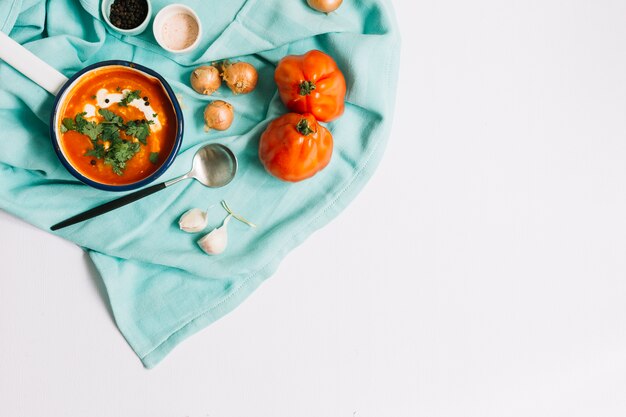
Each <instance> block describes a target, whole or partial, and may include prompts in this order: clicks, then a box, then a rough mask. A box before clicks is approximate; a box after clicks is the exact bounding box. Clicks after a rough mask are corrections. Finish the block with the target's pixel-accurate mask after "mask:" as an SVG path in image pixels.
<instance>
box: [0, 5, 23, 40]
mask: <svg viewBox="0 0 626 417" xmlns="http://www.w3.org/2000/svg"><path fill="white" fill-rule="evenodd" d="M4 7H7V9H8V12H7V14H6V15H5V17H4V19H3V20H0V31H2V32H4V33H6V34H7V35H8V34H9V32H11V30H12V29H13V26H14V25H15V21H16V20H17V15H18V14H19V13H20V9H21V8H22V0H13V1H11V2H9V3H6V4H5V5H4ZM4 7H2V9H4ZM2 12H3V10H0V13H2ZM0 17H1V15H0Z"/></svg>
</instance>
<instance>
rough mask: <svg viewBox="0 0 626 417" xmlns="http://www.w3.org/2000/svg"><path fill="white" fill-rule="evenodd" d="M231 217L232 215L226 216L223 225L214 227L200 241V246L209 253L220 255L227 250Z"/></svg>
mask: <svg viewBox="0 0 626 417" xmlns="http://www.w3.org/2000/svg"><path fill="white" fill-rule="evenodd" d="M231 218H232V216H230V215H229V216H228V217H226V220H224V224H222V226H221V227H219V228H217V229H213V231H212V232H211V233H209V234H208V235H206V236H205V237H203V238H202V239H200V240H199V241H198V246H200V248H202V250H203V251H205V252H206V254H207V255H219V254H220V253H223V252H224V251H225V250H226V246H228V222H229V221H230V219H231Z"/></svg>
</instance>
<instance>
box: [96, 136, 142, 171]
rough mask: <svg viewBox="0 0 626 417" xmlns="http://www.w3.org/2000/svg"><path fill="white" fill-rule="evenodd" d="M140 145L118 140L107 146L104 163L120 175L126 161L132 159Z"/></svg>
mask: <svg viewBox="0 0 626 417" xmlns="http://www.w3.org/2000/svg"><path fill="white" fill-rule="evenodd" d="M140 149H141V146H140V145H139V144H138V143H135V142H129V141H119V142H117V143H115V144H114V145H113V146H111V147H110V148H109V150H108V151H107V153H106V156H105V157H104V163H105V164H107V165H110V166H111V168H112V169H113V172H115V173H116V174H117V175H122V174H123V173H124V169H125V168H126V162H128V161H129V160H130V159H132V157H133V156H135V154H137V152H139V150H140Z"/></svg>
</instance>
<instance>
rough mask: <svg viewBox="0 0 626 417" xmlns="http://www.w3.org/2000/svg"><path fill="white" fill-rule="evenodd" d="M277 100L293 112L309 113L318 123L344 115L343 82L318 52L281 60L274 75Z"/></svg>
mask: <svg viewBox="0 0 626 417" xmlns="http://www.w3.org/2000/svg"><path fill="white" fill-rule="evenodd" d="M274 79H275V80H276V84H278V91H279V93H280V98H281V99H282V101H283V103H285V105H286V106H287V108H288V109H289V110H291V111H293V112H296V113H300V114H304V113H312V114H313V116H315V118H316V119H317V120H319V121H321V122H330V121H332V120H335V119H336V118H338V117H339V116H341V115H342V114H343V111H344V109H345V99H346V79H345V78H344V76H343V73H342V72H341V71H340V70H339V68H338V67H337V63H335V60H333V59H332V58H331V57H330V56H328V55H326V54H325V53H323V52H321V51H317V50H313V51H309V52H307V53H306V54H304V55H289V56H286V57H285V58H283V59H282V60H281V61H280V62H279V64H278V66H277V67H276V72H275V73H274Z"/></svg>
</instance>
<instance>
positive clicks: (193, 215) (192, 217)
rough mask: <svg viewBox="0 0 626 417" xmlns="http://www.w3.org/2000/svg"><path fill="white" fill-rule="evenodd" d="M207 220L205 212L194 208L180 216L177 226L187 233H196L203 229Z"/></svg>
mask: <svg viewBox="0 0 626 417" xmlns="http://www.w3.org/2000/svg"><path fill="white" fill-rule="evenodd" d="M208 221H209V220H208V219H207V214H206V212H204V211H202V210H200V209H197V208H195V209H191V210H189V211H188V212H186V213H185V214H183V215H182V216H181V217H180V220H179V221H178V226H179V227H180V230H183V231H185V232H187V233H196V232H201V231H203V230H204V228H205V227H206V225H207V223H208Z"/></svg>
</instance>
